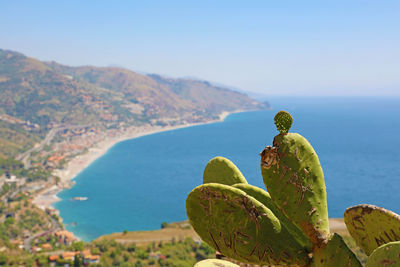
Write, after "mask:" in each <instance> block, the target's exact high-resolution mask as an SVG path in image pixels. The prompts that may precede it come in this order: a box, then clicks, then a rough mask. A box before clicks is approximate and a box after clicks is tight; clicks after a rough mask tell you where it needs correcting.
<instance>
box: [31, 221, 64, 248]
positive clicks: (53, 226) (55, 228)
mask: <svg viewBox="0 0 400 267" xmlns="http://www.w3.org/2000/svg"><path fill="white" fill-rule="evenodd" d="M50 221H51V228H50V230H47V231H41V232H39V233H36V234H34V235H33V236H30V237H28V238H26V239H25V240H24V247H25V249H26V250H27V251H28V252H32V247H31V243H32V241H33V240H35V239H36V238H39V237H41V236H44V235H47V234H52V233H54V232H56V231H58V230H61V226H60V224H59V223H58V222H57V221H56V220H55V219H54V218H53V217H50Z"/></svg>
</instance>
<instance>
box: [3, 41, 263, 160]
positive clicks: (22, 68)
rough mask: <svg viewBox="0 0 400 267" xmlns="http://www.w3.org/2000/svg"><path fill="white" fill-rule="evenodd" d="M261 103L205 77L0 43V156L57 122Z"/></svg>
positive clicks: (168, 121) (140, 118) (168, 117)
mask: <svg viewBox="0 0 400 267" xmlns="http://www.w3.org/2000/svg"><path fill="white" fill-rule="evenodd" d="M267 107H268V105H267V104H265V103H260V102H257V101H255V100H253V99H251V98H249V97H248V96H247V95H245V94H243V93H239V92H236V91H233V90H230V89H227V88H223V87H220V86H216V85H213V84H211V83H209V82H206V81H199V80H194V79H171V78H165V77H162V76H159V75H156V74H152V75H143V74H139V73H136V72H133V71H130V70H128V69H123V68H115V67H94V66H83V67H70V66H65V65H61V64H58V63H56V62H42V61H39V60H37V59H34V58H31V57H27V56H25V55H23V54H21V53H18V52H14V51H9V50H1V49H0V157H15V156H16V155H17V154H19V153H21V152H23V151H26V150H27V149H29V148H31V147H33V145H34V144H35V143H38V142H39V141H40V140H43V139H44V138H45V136H46V134H48V133H49V131H50V130H52V129H55V128H57V127H58V128H61V127H66V128H70V127H72V126H73V127H75V128H79V127H82V128H85V127H86V128H87V127H92V131H104V130H108V129H120V128H121V127H127V126H140V125H146V124H151V125H161V126H165V125H177V124H183V123H186V122H192V123H193V122H205V121H208V120H212V119H216V118H217V116H218V114H219V113H221V112H224V111H227V112H230V111H234V110H254V109H264V108H267Z"/></svg>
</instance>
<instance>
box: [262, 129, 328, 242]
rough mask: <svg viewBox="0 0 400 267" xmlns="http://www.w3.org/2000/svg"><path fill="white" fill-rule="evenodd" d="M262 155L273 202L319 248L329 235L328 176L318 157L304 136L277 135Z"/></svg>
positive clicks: (263, 174)
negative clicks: (325, 175) (326, 183)
mask: <svg viewBox="0 0 400 267" xmlns="http://www.w3.org/2000/svg"><path fill="white" fill-rule="evenodd" d="M273 145H274V146H273V147H270V146H268V147H266V148H265V149H264V150H263V151H262V152H261V154H260V155H261V172H262V176H263V179H264V183H265V185H266V187H267V190H268V192H269V194H270V195H271V197H272V199H273V201H274V202H275V203H276V204H277V205H278V207H279V208H280V209H281V210H282V212H283V213H284V214H285V215H286V216H287V217H288V218H289V219H290V220H291V221H292V222H294V223H295V224H296V225H297V226H298V227H299V228H300V229H302V230H303V232H304V233H305V234H306V235H307V236H308V237H309V238H310V239H311V241H312V242H313V243H314V245H316V246H320V245H321V243H323V242H324V240H325V239H326V238H327V237H328V236H329V220H328V207H327V202H326V189H325V180H324V174H323V172H322V168H321V164H320V162H319V159H318V156H317V154H316V153H315V151H314V149H313V147H312V146H311V145H310V143H309V142H308V141H307V140H306V139H305V138H304V137H303V136H301V135H299V134H296V133H288V134H285V135H281V134H280V135H277V136H275V138H274V142H273Z"/></svg>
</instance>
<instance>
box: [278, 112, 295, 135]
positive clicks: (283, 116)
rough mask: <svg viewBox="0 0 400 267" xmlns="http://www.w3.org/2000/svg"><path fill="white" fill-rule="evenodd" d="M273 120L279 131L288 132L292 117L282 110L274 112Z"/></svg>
mask: <svg viewBox="0 0 400 267" xmlns="http://www.w3.org/2000/svg"><path fill="white" fill-rule="evenodd" d="M274 122H275V125H276V128H277V129H278V131H279V133H281V134H286V133H288V132H289V130H290V127H292V123H293V118H292V115H290V113H289V112H287V111H284V110H282V111H279V112H278V113H276V115H275V117H274Z"/></svg>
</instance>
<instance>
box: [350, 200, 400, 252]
mask: <svg viewBox="0 0 400 267" xmlns="http://www.w3.org/2000/svg"><path fill="white" fill-rule="evenodd" d="M344 222H345V223H346V226H347V229H348V230H349V233H350V234H351V236H352V237H353V238H354V240H355V241H356V243H357V245H358V246H359V247H361V248H362V249H363V250H364V252H365V254H367V255H370V254H371V253H372V252H373V251H374V250H375V249H376V248H378V247H379V246H381V245H384V244H386V243H389V242H392V241H400V216H399V215H398V214H396V213H394V212H392V211H390V210H386V209H384V208H380V207H377V206H374V205H366V204H362V205H357V206H354V207H350V208H348V209H347V210H346V211H345V213H344Z"/></svg>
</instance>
